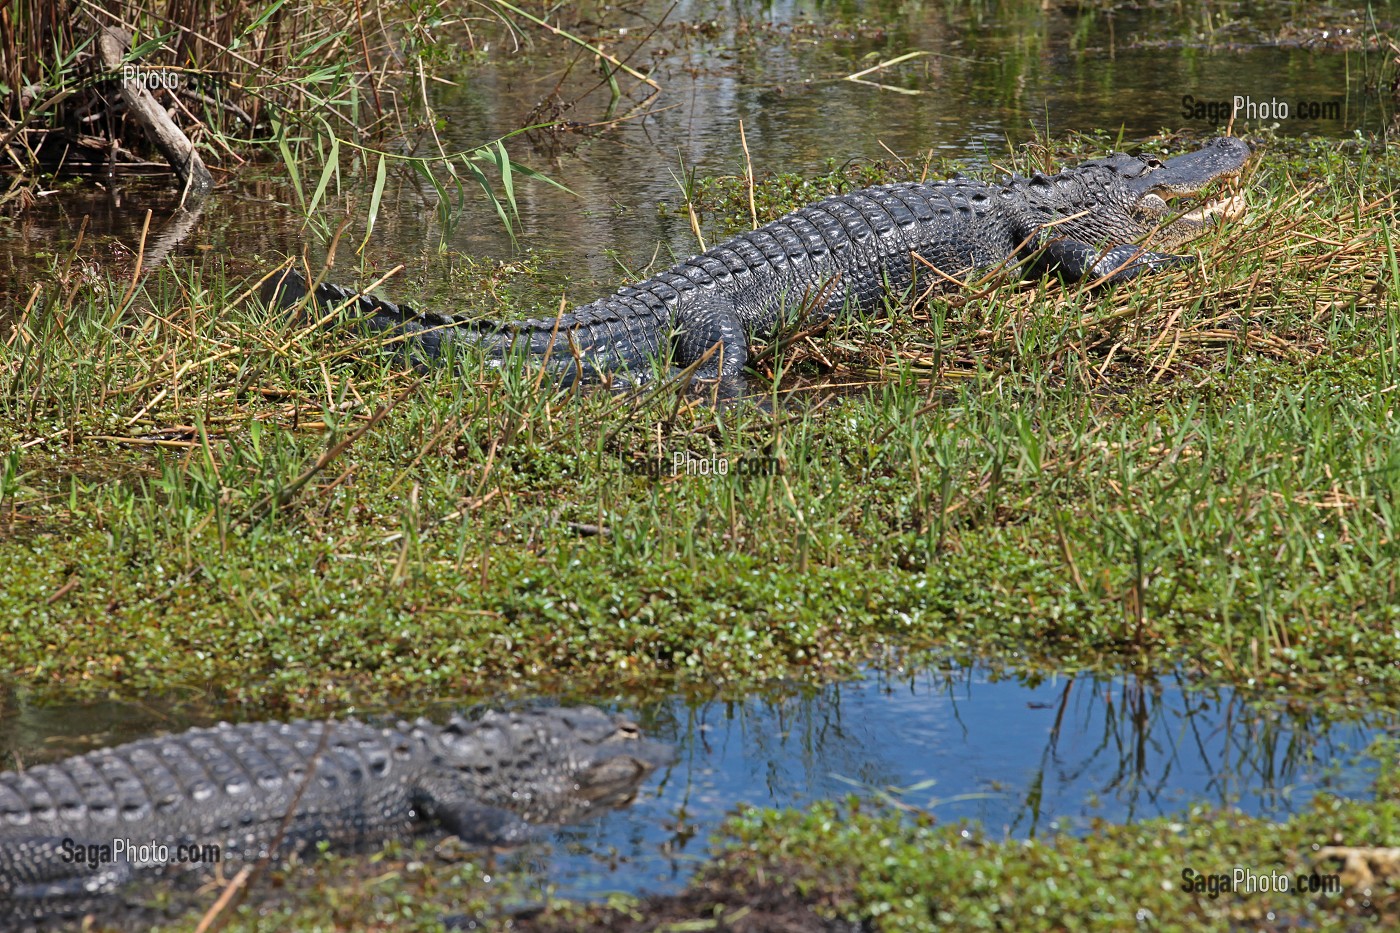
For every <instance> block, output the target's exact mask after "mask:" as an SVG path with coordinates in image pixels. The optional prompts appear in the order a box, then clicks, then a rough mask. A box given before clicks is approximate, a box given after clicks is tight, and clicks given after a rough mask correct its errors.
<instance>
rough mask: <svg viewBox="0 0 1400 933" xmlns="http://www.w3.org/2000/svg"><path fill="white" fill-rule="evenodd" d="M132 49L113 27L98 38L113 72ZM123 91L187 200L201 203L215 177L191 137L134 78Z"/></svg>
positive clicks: (105, 62)
mask: <svg viewBox="0 0 1400 933" xmlns="http://www.w3.org/2000/svg"><path fill="white" fill-rule="evenodd" d="M130 45H131V36H130V35H129V34H127V33H126V32H125V31H124V30H121V29H117V28H116V27H113V26H108V27H106V28H105V29H103V30H102V32H101V33H99V34H98V36H97V48H98V52H99V54H100V55H101V57H102V64H103V66H104V67H105V68H107V69H109V70H111V71H118V72H120V71H121V69H122V65H123V63H124V59H125V57H126V50H127V48H128V47H129V46H130ZM121 89H122V90H121V94H122V100H123V101H124V102H125V103H126V106H127V109H128V110H129V111H130V113H131V115H132V116H133V117H134V118H135V119H136V122H138V123H140V124H141V127H142V128H143V129H144V130H145V131H146V135H147V136H148V137H150V140H151V142H152V143H154V144H155V147H156V148H157V149H159V150H160V154H161V155H163V156H164V157H165V160H166V161H167V162H169V163H170V167H171V168H173V169H174V170H175V174H176V176H177V177H178V178H179V179H180V188H181V190H183V191H185V192H186V199H187V200H188V201H193V202H195V203H197V202H199V201H200V200H202V199H203V198H204V196H205V195H207V194H208V193H209V192H210V191H211V190H212V189H213V187H214V176H213V175H211V174H209V169H208V168H206V167H205V165H204V160H203V159H201V158H200V157H199V153H198V152H196V151H195V148H194V144H193V143H191V142H190V139H189V137H188V136H186V135H185V133H184V131H183V130H181V129H180V127H178V126H176V125H175V121H174V120H172V119H170V115H169V114H167V113H166V112H165V108H163V107H161V106H160V105H159V104H157V103H156V99H155V98H154V97H152V96H151V92H150V91H148V90H146V88H144V87H143V86H142V85H141V82H140V79H139V78H137V77H136V76H135V75H131V74H124V75H122V77H121Z"/></svg>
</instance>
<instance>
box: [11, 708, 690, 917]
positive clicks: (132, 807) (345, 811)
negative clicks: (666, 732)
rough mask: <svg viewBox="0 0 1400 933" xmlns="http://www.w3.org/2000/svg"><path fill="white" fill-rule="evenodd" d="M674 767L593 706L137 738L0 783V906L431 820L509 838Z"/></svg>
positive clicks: (483, 840) (340, 843)
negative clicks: (442, 721)
mask: <svg viewBox="0 0 1400 933" xmlns="http://www.w3.org/2000/svg"><path fill="white" fill-rule="evenodd" d="M670 757H671V750H670V747H669V746H666V745H663V744H661V743H658V742H654V741H651V740H649V739H645V738H643V737H642V736H641V735H640V733H639V732H638V729H637V726H636V725H635V724H633V723H631V722H629V721H628V720H626V719H623V718H621V717H615V716H611V715H608V714H606V713H604V712H603V711H601V710H599V709H596V708H594V707H589V706H581V707H574V708H550V709H535V710H517V711H512V712H504V713H498V712H488V713H487V714H485V715H484V716H482V717H481V718H480V719H477V720H475V721H469V720H467V719H465V718H463V717H461V716H454V717H453V718H452V719H451V720H450V721H449V722H448V724H447V725H446V726H438V725H435V724H433V723H431V722H429V721H427V720H421V719H420V720H418V721H417V722H413V723H408V722H400V723H398V724H397V725H396V726H393V727H389V728H379V727H375V726H371V725H367V724H365V723H362V722H359V721H356V720H352V719H351V720H344V721H332V722H318V721H299V722H291V723H278V722H264V723H248V724H243V725H228V724H227V723H224V724H221V725H218V726H215V727H213V728H208V729H191V730H189V731H188V732H183V733H180V734H178V735H169V736H164V737H160V738H152V739H144V740H141V741H139V742H133V743H131V744H128V745H122V746H119V747H116V748H111V749H103V750H101V751H95V752H89V753H87V754H85V755H79V756H76V757H73V758H68V759H65V760H63V761H60V762H57V763H55V764H47V765H38V766H35V767H32V768H28V769H26V770H23V771H10V772H4V773H0V904H3V903H6V902H8V904H9V907H10V911H11V915H13V912H14V910H15V908H16V905H17V904H23V903H37V902H43V901H49V900H57V899H63V898H82V897H85V896H90V895H94V894H100V893H102V892H108V891H112V890H115V889H116V888H117V887H119V886H120V885H121V884H122V883H123V882H125V881H126V880H128V879H129V878H132V877H134V876H136V875H137V874H140V873H152V874H154V873H162V872H165V871H167V870H170V871H174V870H179V869H182V868H186V867H190V866H189V865H188V864H181V863H182V862H184V863H188V862H191V861H193V862H194V863H195V864H196V865H197V864H199V863H200V862H205V863H207V862H209V861H215V860H217V861H218V862H219V863H227V862H235V863H236V862H248V861H250V860H256V859H259V858H262V857H264V856H273V857H284V856H287V855H290V854H292V853H294V852H301V851H305V850H307V849H308V848H309V847H312V846H314V845H315V844H317V843H320V842H323V841H324V842H327V843H329V844H330V845H331V846H333V847H335V848H337V849H355V848H362V847H364V846H365V845H369V844H373V843H376V842H382V841H385V840H388V839H392V838H404V837H407V836H409V835H411V834H413V833H415V832H417V831H420V830H422V829H426V828H429V827H432V826H439V827H441V828H443V829H446V830H448V831H450V832H452V833H455V834H456V835H458V836H460V837H461V838H462V839H463V840H465V841H466V842H468V843H471V844H477V845H510V844H518V843H520V842H523V841H526V840H528V839H529V838H530V836H531V834H532V827H534V826H536V825H538V824H548V823H565V822H574V821H577V820H580V819H583V818H585V817H586V816H587V815H588V814H590V813H594V812H597V811H598V810H599V809H601V808H606V807H617V806H623V805H625V804H627V803H629V802H630V801H631V799H632V798H633V796H634V795H635V793H636V790H637V787H638V785H639V784H640V782H641V781H642V779H643V778H644V777H645V776H646V775H647V774H649V773H650V772H651V771H652V770H654V769H655V768H656V767H658V766H659V765H661V764H664V763H666V762H668V761H669V760H670ZM211 847H217V849H214V848H211ZM274 847H275V851H274ZM5 913H6V912H5V911H4V910H0V916H4V915H5ZM36 913H37V911H36Z"/></svg>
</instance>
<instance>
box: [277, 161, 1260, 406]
mask: <svg viewBox="0 0 1400 933" xmlns="http://www.w3.org/2000/svg"><path fill="white" fill-rule="evenodd" d="M1249 154H1250V152H1249V147H1248V146H1247V145H1246V144H1245V143H1244V142H1243V141H1241V140H1238V139H1233V138H1229V137H1221V138H1217V139H1213V140H1210V141H1209V142H1207V143H1206V144H1205V145H1204V146H1203V147H1202V148H1201V149H1200V150H1198V151H1196V152H1193V153H1188V154H1186V155H1182V156H1178V157H1176V158H1174V159H1171V160H1169V161H1167V162H1165V163H1163V162H1160V161H1158V160H1155V159H1140V158H1137V157H1134V156H1128V155H1121V154H1120V155H1111V156H1109V157H1108V158H1105V159H1098V160H1095V161H1090V162H1085V163H1083V164H1081V165H1079V166H1077V167H1076V168H1072V169H1068V170H1066V171H1063V172H1060V173H1059V174H1057V175H1042V174H1036V175H1034V176H1032V177H1030V178H1022V177H1020V176H1012V177H1009V178H1005V179H1003V180H1002V181H1000V182H996V183H988V182H979V181H972V180H963V179H957V180H953V181H939V182H908V183H902V184H892V185H880V186H877V187H874V188H866V189H864V190H862V191H856V192H852V193H850V194H843V195H839V196H836V197H832V198H827V199H826V200H825V201H821V202H819V203H817V204H812V205H809V206H807V207H804V208H801V209H799V210H797V211H794V212H793V213H791V214H788V215H787V216H786V217H783V218H781V219H779V220H775V221H773V222H772V223H769V224H766V225H765V226H763V227H760V228H759V229H757V230H753V231H750V232H748V233H742V234H739V235H738V236H736V237H733V238H732V239H730V240H728V241H726V242H724V243H721V244H719V245H717V246H714V247H712V248H711V249H709V250H706V251H705V252H704V253H702V254H700V255H699V256H695V257H693V258H691V259H687V260H685V261H684V262H681V263H678V264H677V265H675V266H673V267H672V268H671V269H669V270H667V271H665V272H662V273H660V274H658V275H655V276H653V277H651V278H649V279H647V280H646V281H644V282H639V283H637V284H635V285H628V286H625V287H623V288H620V289H618V290H617V291H616V292H614V293H613V294H612V295H609V296H607V297H605V298H600V299H599V300H597V301H594V302H592V303H590V304H587V305H583V306H582V307H579V308H577V309H576V310H574V311H572V312H569V313H567V314H564V315H562V316H560V317H559V318H557V319H556V318H532V319H530V320H527V321H519V322H505V323H498V322H481V321H468V320H463V319H461V318H457V317H452V316H449V315H438V314H430V313H424V312H418V311H415V310H413V309H412V308H409V307H407V306H399V305H395V304H393V303H392V302H388V301H384V300H382V299H379V298H374V297H367V296H363V295H359V294H358V293H356V292H353V291H350V290H348V289H344V288H341V287H339V286H335V285H329V284H321V285H319V286H317V288H316V301H317V303H318V304H319V305H321V306H322V307H324V308H330V307H334V306H337V305H340V304H343V303H346V302H348V303H349V306H350V308H351V310H352V311H353V312H355V313H358V314H360V315H362V316H364V318H365V321H366V324H367V326H368V328H369V329H370V330H372V331H378V332H384V333H386V334H389V335H392V336H393V337H394V338H396V339H397V341H398V342H401V343H403V344H406V345H408V346H409V347H410V349H411V350H417V351H419V353H421V355H423V356H426V357H428V358H430V359H436V358H438V357H441V356H442V355H443V354H444V353H445V352H446V351H447V349H448V347H449V346H450V345H452V344H465V345H468V346H474V347H479V348H482V349H484V350H486V351H487V352H488V353H489V354H490V355H491V356H493V357H494V358H498V359H499V358H503V357H504V356H506V355H507V354H510V353H522V354H525V355H528V356H530V357H533V358H542V357H545V356H546V355H547V356H548V358H549V360H550V361H551V362H552V364H553V366H554V367H555V368H556V369H558V370H559V371H560V372H561V375H563V377H564V378H565V379H566V380H567V379H569V378H571V377H582V378H584V379H590V378H594V379H596V378H607V377H608V376H609V375H610V374H617V373H626V374H628V375H627V377H626V381H628V382H636V381H641V380H644V379H645V378H646V377H647V376H649V375H650V374H651V373H652V371H653V366H654V365H655V364H656V363H657V361H660V362H661V363H663V364H666V363H669V364H673V365H674V366H675V367H681V368H684V367H689V366H691V365H693V364H698V365H697V369H696V376H697V378H699V379H702V380H715V379H719V380H729V379H733V378H734V377H737V376H738V375H739V373H740V372H741V371H742V369H743V368H744V365H745V363H746V362H747V360H748V352H749V347H750V343H751V342H752V341H755V340H757V341H768V340H771V339H772V338H773V337H774V335H775V334H776V333H777V331H778V330H779V328H780V327H781V326H782V325H783V324H784V323H786V322H789V321H791V320H792V319H793V318H794V316H796V315H799V314H800V315H801V316H802V317H803V319H804V321H805V323H807V324H809V325H810V324H820V323H821V322H823V321H827V320H830V319H832V318H835V317H837V316H839V315H843V314H848V313H854V314H865V313H870V312H872V311H875V310H878V309H879V308H880V306H881V303H882V301H883V300H884V298H885V296H886V295H893V296H895V297H899V296H904V295H908V294H910V293H911V290H913V289H914V288H915V287H917V288H918V289H919V290H921V291H922V290H923V289H926V288H929V287H930V286H931V287H933V288H934V289H935V290H943V289H946V288H951V287H955V283H957V282H958V281H960V280H964V279H966V278H968V277H974V278H975V277H976V275H977V274H978V273H980V272H981V271H982V270H986V269H989V268H992V267H995V266H999V265H1002V264H1009V265H1011V266H1018V264H1019V271H1020V272H1021V273H1022V274H1023V275H1027V276H1039V275H1042V274H1046V273H1056V274H1058V275H1059V276H1061V277H1062V278H1063V279H1065V280H1067V281H1072V282H1073V281H1081V280H1084V281H1102V282H1105V283H1118V282H1124V281H1128V280H1130V279H1133V278H1136V277H1137V276H1139V275H1141V274H1143V273H1146V272H1151V271H1154V270H1158V269H1163V268H1168V267H1171V266H1175V265H1180V264H1182V263H1186V262H1189V261H1190V260H1189V258H1188V257H1185V256H1178V255H1173V254H1171V253H1167V252H1161V251H1160V250H1163V249H1167V248H1170V247H1172V246H1175V245H1177V244H1178V243H1181V242H1185V241H1186V240H1189V239H1192V238H1193V237H1195V236H1198V235H1200V234H1201V233H1203V232H1204V231H1205V230H1207V229H1209V228H1210V227H1211V226H1213V225H1214V224H1215V223H1216V222H1217V220H1218V219H1219V217H1218V215H1219V214H1221V213H1228V212H1229V211H1230V210H1232V209H1234V206H1233V201H1232V206H1231V208H1226V209H1225V210H1224V211H1222V210H1221V209H1220V208H1219V207H1218V206H1217V207H1213V208H1211V209H1210V210H1206V211H1198V212H1193V215H1186V216H1182V217H1176V218H1173V211H1172V210H1171V209H1170V208H1169V207H1168V205H1167V200H1166V199H1168V198H1173V197H1187V196H1193V195H1195V194H1197V193H1199V192H1200V191H1201V190H1202V189H1203V188H1205V187H1206V186H1207V185H1209V184H1210V183H1212V182H1215V181H1218V180H1220V179H1224V178H1229V177H1233V176H1234V175H1236V174H1238V173H1239V171H1240V169H1241V168H1242V167H1243V166H1244V164H1245V162H1246V161H1247V160H1248V158H1249ZM914 254H917V255H918V256H919V257H920V258H921V259H922V260H923V262H919V261H918V260H915V259H914V258H913V256H914ZM925 263H926V264H928V265H931V266H933V267H935V268H936V269H937V270H938V272H934V271H932V270H930V269H929V268H927V266H926V265H925ZM939 273H941V275H940V274H939ZM306 290H307V284H306V280H305V279H304V278H303V277H302V276H301V275H299V274H298V273H295V272H289V273H284V274H283V276H281V277H280V278H277V279H274V280H273V281H272V282H270V283H269V284H268V286H267V287H265V288H264V292H263V297H264V300H265V301H267V302H268V304H270V305H271V304H280V305H283V306H289V305H291V304H293V303H295V302H297V301H299V300H300V299H301V298H302V297H304V296H305V295H306Z"/></svg>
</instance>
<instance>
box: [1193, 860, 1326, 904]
mask: <svg viewBox="0 0 1400 933" xmlns="http://www.w3.org/2000/svg"><path fill="white" fill-rule="evenodd" d="M1181 890H1182V892H1183V893H1185V894H1191V895H1201V894H1204V895H1205V896H1206V897H1209V898H1217V897H1219V896H1220V895H1222V894H1300V895H1302V894H1338V893H1340V892H1341V890H1342V879H1341V876H1340V875H1333V874H1321V873H1318V872H1315V871H1313V872H1303V873H1301V874H1297V875H1289V874H1286V873H1285V872H1281V871H1254V870H1253V869H1250V868H1244V867H1241V866H1239V865H1236V866H1235V867H1234V868H1233V869H1231V870H1230V871H1222V872H1213V873H1212V872H1201V871H1197V870H1196V869H1194V868H1183V869H1182V870H1181Z"/></svg>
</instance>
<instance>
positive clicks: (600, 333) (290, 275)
mask: <svg viewBox="0 0 1400 933" xmlns="http://www.w3.org/2000/svg"><path fill="white" fill-rule="evenodd" d="M308 289H309V286H308V283H307V281H306V278H305V276H303V275H302V274H301V273H300V272H297V271H296V270H294V269H289V270H287V271H285V272H282V273H281V274H279V275H277V276H274V277H273V278H271V279H269V280H268V281H267V283H265V284H264V285H263V288H262V292H261V295H262V300H263V303H264V304H266V305H267V306H268V307H270V308H274V307H275V308H281V309H284V310H287V309H291V308H293V307H295V306H297V305H299V304H300V303H301V302H302V301H303V300H304V299H305V298H306V296H307V293H308ZM315 304H316V306H317V307H318V308H319V309H321V310H322V311H323V312H324V311H330V310H332V309H335V308H339V307H342V306H346V307H348V314H349V315H350V316H351V317H353V318H357V319H358V323H359V325H360V326H361V327H363V328H364V329H365V330H366V331H368V332H370V333H372V334H378V335H383V336H384V337H385V344H386V346H387V347H389V348H390V349H395V350H396V352H401V353H404V354H405V355H406V356H408V357H409V358H411V359H413V360H414V361H415V362H424V363H431V362H434V361H437V360H439V359H441V358H442V357H444V356H446V355H447V354H448V353H449V352H450V348H452V347H458V348H474V349H477V350H480V351H483V352H484V353H485V354H486V356H487V357H488V358H489V359H492V360H497V361H500V360H504V359H506V358H507V357H510V356H512V355H515V354H518V355H522V356H526V357H528V358H530V359H531V360H534V361H536V362H538V361H541V360H545V361H547V363H548V366H549V368H550V369H551V370H553V371H555V372H556V374H557V376H558V379H559V381H560V382H561V383H563V384H570V383H573V382H575V381H582V382H600V381H606V380H607V379H609V378H610V377H611V376H613V375H614V374H620V373H626V374H628V375H627V377H626V378H625V380H624V382H626V383H636V382H640V381H645V379H646V378H647V377H649V376H650V375H651V371H652V366H653V361H654V360H655V358H656V357H657V356H658V355H665V354H664V353H663V352H662V351H663V349H664V348H663V344H664V342H665V341H666V340H668V339H669V333H666V334H663V333H662V332H661V327H660V325H661V323H662V321H663V320H664V318H665V317H666V315H664V314H662V313H657V314H655V316H654V317H652V316H647V317H645V318H639V317H638V315H637V313H636V309H635V308H633V307H630V306H628V304H627V303H626V302H625V300H624V299H623V298H622V297H621V296H619V295H614V296H610V297H608V298H604V299H602V300H600V301H596V302H593V303H592V304H589V305H584V306H583V307H580V308H578V309H576V310H575V311H572V312H569V313H567V314H563V315H561V316H559V317H558V318H532V319H530V320H526V321H510V322H501V321H492V320H472V319H466V318H459V317H454V316H452V315H447V314H434V313H432V312H426V311H418V310H415V309H414V308H411V307H409V306H408V305H401V304H395V303H394V302H392V301H387V300H385V299H383V298H377V297H375V296H373V295H365V294H361V293H359V292H355V291H352V290H350V289H347V288H342V287H341V286H339V285H332V284H330V283H327V282H323V283H321V284H319V285H317V286H316V291H315Z"/></svg>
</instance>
